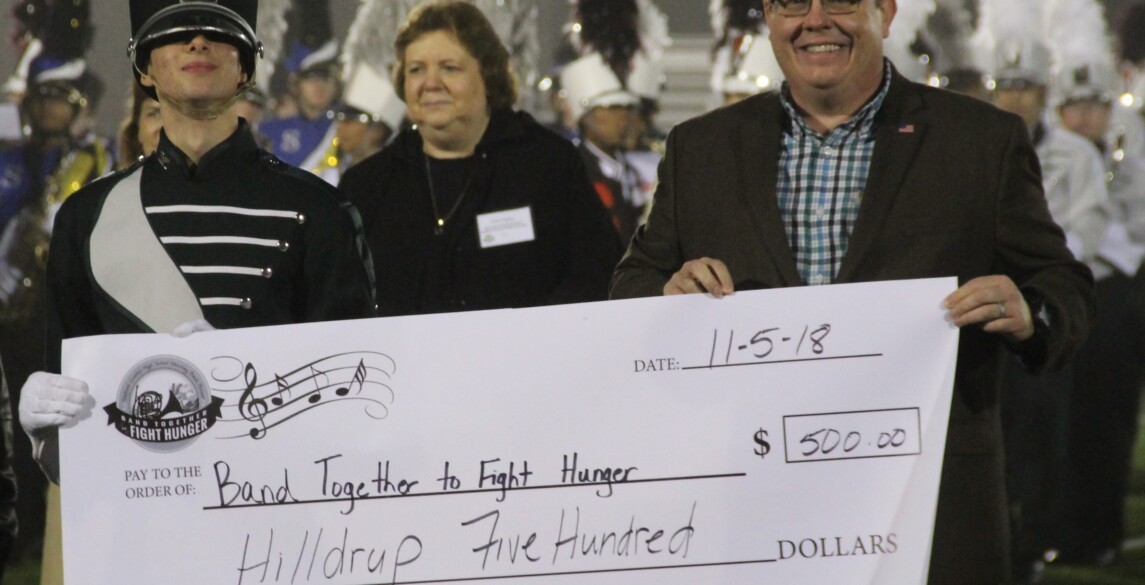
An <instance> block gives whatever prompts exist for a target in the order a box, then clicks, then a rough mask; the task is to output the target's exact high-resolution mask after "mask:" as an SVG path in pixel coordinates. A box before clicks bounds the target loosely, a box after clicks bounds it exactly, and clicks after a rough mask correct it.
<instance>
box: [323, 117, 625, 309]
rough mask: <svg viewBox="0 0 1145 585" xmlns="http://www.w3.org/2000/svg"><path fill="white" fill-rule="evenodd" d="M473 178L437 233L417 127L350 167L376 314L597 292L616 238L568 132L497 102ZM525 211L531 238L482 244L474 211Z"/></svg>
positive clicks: (527, 303) (588, 297)
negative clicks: (374, 279)
mask: <svg viewBox="0 0 1145 585" xmlns="http://www.w3.org/2000/svg"><path fill="white" fill-rule="evenodd" d="M475 156H476V157H477V159H476V162H475V167H474V170H473V171H472V172H473V176H472V178H471V180H470V182H469V187H468V189H466V192H465V195H464V196H463V198H462V199H461V201H460V204H459V206H458V208H457V210H456V211H455V212H454V214H453V215H452V216H450V218H449V219H448V221H447V222H446V224H445V227H444V230H443V231H442V233H441V234H440V235H437V234H436V233H435V229H434V228H435V226H436V218H435V217H434V211H433V205H432V203H431V199H430V197H431V196H430V191H429V185H428V182H427V177H426V170H425V168H426V165H425V158H424V157H425V155H424V154H423V151H422V139H421V136H420V135H419V134H418V133H417V132H416V131H415V130H406V131H405V132H403V133H402V134H401V135H400V136H398V138H397V140H395V141H394V143H393V144H391V145H389V146H387V147H386V148H385V149H383V150H382V151H381V152H379V153H377V154H375V155H373V156H371V157H369V158H367V159H365V160H363V161H362V162H361V163H358V164H357V165H355V166H353V167H351V168H350V169H349V170H348V171H347V172H346V174H345V176H343V177H342V182H341V183H340V184H339V189H340V190H341V192H342V194H343V196H344V197H346V198H347V199H349V200H350V201H351V202H352V203H353V204H354V206H355V207H357V208H358V209H359V210H360V211H361V213H362V220H363V225H364V226H365V230H366V240H367V241H368V242H369V245H370V249H371V251H372V252H373V256H374V268H375V271H376V272H377V276H378V313H379V314H380V315H382V316H392V315H412V314H423V313H439V312H449V311H466V310H475V309H498V308H518V307H533V306H539V305H549V304H560V303H572V302H579V301H594V300H604V299H605V298H607V295H608V279H609V277H610V276H611V274H612V270H613V268H615V266H616V261H617V260H618V259H619V258H620V253H621V249H620V245H619V243H618V241H617V237H616V233H615V232H614V231H613V228H612V226H611V225H610V224H609V220H608V215H607V213H606V212H605V210H604V208H603V206H602V205H601V203H600V200H599V199H598V198H597V196H596V194H595V193H594V192H593V189H592V187H591V186H590V185H589V182H588V178H587V176H586V173H585V169H584V164H583V163H582V162H581V158H580V155H579V154H578V153H577V152H576V149H575V148H574V147H573V146H572V144H570V143H569V142H568V141H566V140H565V139H563V138H561V137H559V136H557V135H556V134H553V133H552V132H550V131H549V130H546V129H544V128H543V127H541V126H540V125H539V124H538V123H537V122H536V121H535V120H534V119H533V118H532V117H531V116H529V115H528V114H526V113H523V112H512V111H509V110H495V111H494V112H493V114H492V118H491V120H490V122H489V126H488V128H487V129H486V131H485V135H484V136H483V137H482V139H481V141H480V143H479V144H478V145H477V150H476V153H475ZM522 208H527V209H528V213H529V214H530V216H531V218H532V223H533V231H534V235H535V237H534V239H533V240H531V241H524V242H520V243H516V244H509V245H503V246H497V247H486V248H483V247H482V246H481V242H479V237H478V236H479V231H478V227H477V218H478V216H479V215H481V214H486V213H491V212H499V211H506V210H514V209H517V210H519V209H522Z"/></svg>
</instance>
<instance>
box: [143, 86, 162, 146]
mask: <svg viewBox="0 0 1145 585" xmlns="http://www.w3.org/2000/svg"><path fill="white" fill-rule="evenodd" d="M162 129H163V119H162V118H161V117H160V116H159V102H157V101H155V100H153V99H151V98H146V99H144V100H143V106H142V107H140V108H139V135H138V136H136V139H137V140H139V145H140V146H141V147H143V156H147V155H149V154H151V153H152V152H155V149H156V148H159V131H160V130H162Z"/></svg>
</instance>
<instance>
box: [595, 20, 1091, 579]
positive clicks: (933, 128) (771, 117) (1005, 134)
mask: <svg viewBox="0 0 1145 585" xmlns="http://www.w3.org/2000/svg"><path fill="white" fill-rule="evenodd" d="M895 10H896V3H895V0H766V9H765V14H766V18H767V24H768V27H769V28H770V30H771V43H772V48H773V49H774V51H775V55H776V58H777V60H778V61H779V63H780V65H781V67H782V69H783V72H784V74H785V76H786V78H787V82H786V83H785V84H784V86H783V88H782V89H781V90H780V91H779V92H771V93H766V94H762V95H758V96H755V97H752V98H749V99H747V100H746V101H744V102H741V103H739V104H737V105H734V106H730V107H727V108H723V109H720V110H717V111H715V112H711V113H709V114H707V115H704V116H701V117H699V118H696V119H694V120H690V121H688V122H685V123H683V124H680V125H679V126H677V127H676V128H675V129H674V130H673V131H672V134H671V135H670V136H669V138H668V143H667V154H666V156H665V159H664V162H663V163H662V165H661V167H660V185H659V188H658V189H657V192H656V195H655V199H654V203H653V207H652V211H651V216H650V218H649V220H648V223H647V224H646V225H645V226H644V227H643V228H641V229H640V230H639V231H638V232H637V234H636V236H635V238H634V239H633V241H632V243H631V246H630V247H629V249H628V252H627V254H626V255H625V257H624V258H623V259H622V260H621V262H620V264H619V266H618V267H617V269H616V273H615V275H614V276H613V281H612V289H611V295H612V297H613V298H628V297H638V296H653V295H660V294H681V293H697V292H700V293H709V294H711V295H712V296H714V297H717V298H719V297H723V296H725V295H727V294H730V293H732V292H733V291H735V290H744V289H750V288H773V287H786V286H802V285H808V284H830V283H847V282H861V281H873V280H896V279H910V278H928V277H940V276H957V277H958V279H959V283H960V287H959V288H958V290H957V291H955V292H954V293H952V294H951V295H949V296H948V297H947V298H945V299H934V302H935V305H936V307H937V306H938V305H939V303H942V306H943V307H944V308H945V309H946V310H947V312H948V317H949V319H950V320H951V322H952V323H954V324H955V325H957V326H960V327H962V328H963V330H962V335H961V343H960V345H959V355H958V370H957V374H956V379H955V392H954V399H953V404H952V405H951V413H950V427H949V431H948V435H947V442H946V457H945V460H944V464H943V470H942V478H941V484H940V488H939V498H938V513H937V520H936V524H935V534H934V541H933V552H932V558H931V567H930V579H929V582H930V583H931V584H932V585H937V584H951V585H977V584H987V583H989V584H995V583H1004V582H1006V581H1007V579H1008V573H1009V567H1008V552H1007V548H1008V525H1007V513H1006V508H1005V505H1006V504H1005V502H1006V500H1005V492H1004V484H1003V478H1002V470H1003V468H1002V457H1003V453H1002V441H1001V434H1000V430H999V419H998V394H999V391H1000V388H999V383H998V382H999V374H1000V372H1001V367H1002V365H1003V360H1006V359H1014V358H1013V356H1015V355H1016V356H1017V358H1018V359H1021V360H1022V361H1023V363H1025V364H1026V365H1027V366H1028V367H1029V368H1031V369H1032V370H1034V371H1037V370H1039V369H1041V368H1046V367H1055V366H1057V365H1060V364H1061V363H1062V362H1063V361H1065V360H1066V359H1068V358H1069V356H1070V354H1072V352H1073V351H1074V349H1075V348H1076V347H1077V346H1078V345H1079V344H1080V343H1081V342H1082V341H1083V339H1084V338H1085V335H1086V332H1087V329H1088V324H1089V320H1090V317H1091V314H1092V312H1093V295H1094V293H1093V280H1092V276H1091V275H1090V273H1089V270H1088V269H1087V268H1086V267H1085V266H1084V265H1082V264H1081V263H1079V262H1077V261H1076V260H1074V258H1073V256H1072V255H1071V254H1070V252H1069V250H1068V249H1067V248H1066V245H1065V237H1064V236H1063V234H1062V231H1061V229H1059V228H1058V226H1057V225H1055V224H1054V222H1053V220H1052V219H1051V218H1050V214H1049V212H1048V210H1047V208H1046V203H1045V198H1044V196H1043V193H1042V186H1041V178H1040V173H1041V171H1040V167H1039V164H1038V160H1037V155H1036V154H1035V152H1034V149H1033V147H1032V146H1031V144H1030V140H1029V137H1028V132H1027V130H1026V128H1025V126H1024V125H1023V123H1022V121H1021V120H1020V119H1019V118H1017V117H1016V116H1013V115H1010V114H1006V113H1003V112H1001V111H1000V110H997V109H995V108H994V107H993V106H990V105H988V104H985V103H982V102H979V101H977V100H974V99H971V98H967V97H964V96H959V95H955V94H953V93H949V92H946V91H942V90H937V89H933V88H929V87H926V86H923V85H919V84H916V83H912V82H910V81H908V80H906V79H905V78H903V77H901V76H900V75H899V74H898V73H897V72H896V71H894V68H893V67H892V66H891V64H890V62H889V61H886V60H885V59H884V58H883V52H882V42H883V39H885V38H886V36H887V34H888V32H889V30H890V25H891V21H892V20H893V19H894V15H895ZM856 309H857V310H861V307H856Z"/></svg>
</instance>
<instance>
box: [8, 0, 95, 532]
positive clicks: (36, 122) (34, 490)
mask: <svg viewBox="0 0 1145 585" xmlns="http://www.w3.org/2000/svg"><path fill="white" fill-rule="evenodd" d="M31 4H35V9H34V10H32V11H31V12H33V13H35V14H37V15H40V16H43V17H44V19H43V20H41V21H35V22H32V21H29V22H27V23H26V25H27V26H28V30H27V34H28V35H30V36H31V37H32V42H30V43H29V45H28V50H27V51H26V52H25V57H26V58H25V59H22V63H21V67H20V68H19V70H18V71H17V73H16V74H15V75H13V76H12V77H10V78H9V80H8V81H7V83H6V84H5V89H8V90H12V91H18V92H19V93H22V94H23V99H22V100H21V102H20V110H21V115H22V118H23V125H24V127H25V128H26V129H27V130H28V131H29V133H28V134H27V135H26V136H25V137H24V138H23V139H22V140H20V141H13V142H9V143H7V144H3V145H0V354H2V355H3V361H4V367H5V374H6V375H7V378H8V384H9V387H10V388H12V390H13V395H12V398H13V400H14V401H16V402H18V401H19V398H20V392H19V390H20V388H21V387H22V386H23V384H24V381H25V379H26V378H27V377H28V375H29V374H31V373H32V372H35V371H37V370H42V369H44V367H45V363H44V355H43V352H42V349H43V342H44V316H45V306H44V302H43V300H44V280H45V274H46V268H47V259H48V244H49V241H50V238H51V233H52V220H53V218H54V216H55V214H56V211H57V210H58V209H59V206H60V204H61V203H62V202H63V201H64V200H65V199H67V198H68V197H69V196H71V195H72V194H73V193H75V192H76V191H77V190H78V189H80V187H81V186H82V185H85V184H87V183H88V182H90V181H92V180H94V179H96V178H97V177H99V176H101V175H103V174H104V173H106V172H108V171H109V170H111V166H112V164H113V157H112V155H111V153H109V152H108V149H107V147H106V145H105V143H104V142H103V141H102V140H101V139H98V138H96V137H94V136H90V135H89V136H83V137H82V138H76V137H75V135H74V133H75V132H76V130H77V128H78V126H79V121H80V119H81V117H82V116H83V115H84V113H85V109H86V108H87V104H88V100H89V98H94V97H95V95H96V93H98V90H99V83H98V80H97V79H95V77H94V76H93V75H91V73H90V72H89V71H87V65H86V62H85V60H84V53H85V51H86V50H87V48H88V44H89V42H90V39H91V36H92V30H91V29H92V27H91V18H90V9H91V6H90V3H89V2H88V1H87V0H80V1H72V0H68V1H66V2H56V3H46V2H26V3H25V5H31ZM18 13H22V14H24V15H28V14H29V12H28V11H27V10H20V11H19V12H18ZM49 102H55V103H57V104H59V103H65V104H67V105H69V106H70V107H71V111H70V116H71V117H70V119H67V120H65V119H63V118H55V117H54V116H46V115H45V112H44V111H43V110H42V107H43V105H44V104H45V103H49ZM13 441H14V445H12V446H13V447H14V449H15V452H16V454H17V457H16V459H15V470H16V474H17V476H18V480H19V486H20V499H21V505H20V506H19V509H18V512H19V524H20V538H19V539H18V540H17V541H16V551H17V554H36V555H38V554H39V549H40V546H41V543H42V542H43V538H44V530H45V527H44V521H45V520H44V519H45V515H44V509H45V493H46V488H47V481H46V480H45V478H44V476H43V473H42V472H41V471H40V469H39V467H38V466H37V465H36V463H35V462H34V461H32V460H31V458H29V457H28V453H29V452H30V451H31V444H30V443H29V441H28V438H27V437H26V436H25V435H24V434H23V433H18V434H17V435H16V436H14V437H13Z"/></svg>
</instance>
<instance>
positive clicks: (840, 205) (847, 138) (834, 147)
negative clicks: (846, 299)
mask: <svg viewBox="0 0 1145 585" xmlns="http://www.w3.org/2000/svg"><path fill="white" fill-rule="evenodd" d="M883 70H884V74H883V84H882V86H881V87H880V88H879V91H878V93H877V94H875V97H874V98H873V99H871V101H869V102H867V104H866V105H865V106H863V107H862V108H861V109H860V110H859V111H858V112H857V113H856V114H855V116H854V117H853V118H851V119H850V120H848V121H847V122H846V123H844V124H841V125H840V126H838V127H837V128H835V129H834V130H832V131H831V132H829V133H827V134H826V135H825V136H820V135H819V134H818V133H817V132H815V131H814V130H812V129H811V128H810V127H809V126H808V125H807V123H806V122H805V121H804V120H803V116H802V115H800V114H799V113H798V112H797V111H796V110H795V105H794V102H793V101H792V99H791V92H790V90H789V88H788V87H787V84H786V83H784V85H783V91H782V94H781V96H782V102H783V108H784V109H785V110H787V116H788V118H789V120H790V125H789V127H788V128H787V131H785V132H784V133H783V148H782V150H781V152H780V155H779V184H778V185H777V190H778V194H779V214H780V217H781V218H782V219H783V227H784V230H785V231H786V232H787V241H788V242H789V243H790V244H791V251H792V253H793V254H794V255H795V265H796V266H797V267H798V269H799V275H800V277H802V279H803V283H804V284H811V285H817V284H831V281H832V280H833V279H834V277H835V275H836V274H837V273H838V272H839V264H840V263H841V262H842V260H843V254H845V253H846V252H847V241H848V240H849V239H850V236H851V230H852V229H853V228H854V227H855V219H856V218H857V217H858V216H859V203H860V202H861V201H862V197H863V188H864V187H865V186H866V184H867V175H868V174H869V172H870V169H871V154H872V153H873V152H874V150H875V133H874V122H875V113H876V112H878V111H879V107H880V106H882V104H883V99H884V98H886V95H887V90H888V89H889V88H890V79H891V68H890V67H889V66H886V65H884V66H883Z"/></svg>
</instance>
